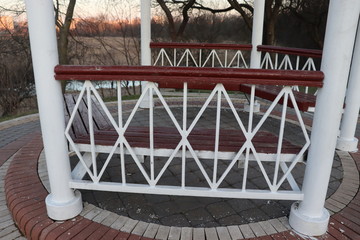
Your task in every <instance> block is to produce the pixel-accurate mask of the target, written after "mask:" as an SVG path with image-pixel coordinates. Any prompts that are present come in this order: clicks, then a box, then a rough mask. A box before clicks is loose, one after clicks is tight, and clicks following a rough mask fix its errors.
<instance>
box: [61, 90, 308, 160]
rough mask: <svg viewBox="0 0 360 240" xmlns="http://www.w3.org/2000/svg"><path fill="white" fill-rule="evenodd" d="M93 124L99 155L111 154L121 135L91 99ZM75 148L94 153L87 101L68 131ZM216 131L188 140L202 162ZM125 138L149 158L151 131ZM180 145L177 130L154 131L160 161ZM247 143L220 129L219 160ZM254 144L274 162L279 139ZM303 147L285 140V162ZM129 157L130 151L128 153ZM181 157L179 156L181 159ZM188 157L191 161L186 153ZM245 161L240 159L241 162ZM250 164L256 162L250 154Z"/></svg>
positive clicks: (69, 105)
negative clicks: (75, 145)
mask: <svg viewBox="0 0 360 240" xmlns="http://www.w3.org/2000/svg"><path fill="white" fill-rule="evenodd" d="M77 98H78V96H75V95H71V94H66V95H65V96H64V100H65V112H66V116H67V117H66V119H67V121H68V120H69V118H70V116H71V113H72V111H73V109H74V107H75V103H76V99H77ZM92 106H93V107H92V109H93V122H94V142H95V146H96V151H97V152H103V153H109V152H110V151H112V148H113V146H114V144H115V143H116V141H117V139H118V137H119V135H118V133H117V132H116V130H115V129H114V128H113V126H112V125H111V122H110V121H109V119H108V118H107V117H106V115H105V113H104V112H103V110H102V109H101V107H100V105H99V103H98V102H97V101H96V99H95V98H94V97H92ZM69 134H70V136H71V137H72V139H73V141H74V143H75V144H77V147H78V149H79V150H80V151H83V152H91V141H90V134H89V126H88V112H87V104H86V100H85V98H83V99H82V101H81V103H80V104H79V108H78V111H77V114H76V115H75V117H74V120H73V124H72V127H71V128H70V131H69ZM215 135H216V134H215V129H206V128H201V129H200V128H194V129H193V130H192V131H191V133H190V135H189V136H188V138H187V139H188V141H189V143H190V145H191V147H192V148H193V150H194V152H195V153H196V154H197V156H198V157H199V158H205V159H211V158H214V151H215V138H216V137H215ZM125 138H126V140H127V141H128V143H129V145H130V146H131V148H133V151H134V152H135V153H136V155H139V156H148V155H150V154H151V151H150V135H149V127H144V126H129V127H128V128H127V129H126V131H125ZM180 141H181V135H180V133H179V132H178V130H177V129H176V128H175V127H154V155H155V156H159V157H169V156H170V155H171V154H173V151H174V149H175V148H176V147H177V146H178V144H179V142H180ZM245 142H246V138H245V136H244V134H243V133H242V131H241V130H239V129H238V130H236V129H220V132H219V148H218V152H219V153H218V158H219V159H223V160H231V159H233V158H234V156H235V155H236V153H237V152H238V151H239V150H240V149H241V147H242V146H243V144H244V143H245ZM252 143H253V145H254V148H255V149H256V152H257V153H258V154H259V157H260V158H261V160H262V161H275V159H276V153H277V147H278V137H277V136H276V135H274V134H273V133H270V132H267V131H259V132H257V134H256V135H255V136H254V137H253V139H252ZM300 150H301V147H299V146H297V145H294V144H292V143H290V142H289V141H286V140H283V143H282V149H281V154H282V159H281V160H282V161H291V159H292V157H293V156H294V155H295V154H297V153H299V152H300ZM127 153H129V151H127ZM180 155H181V154H180V153H178V154H177V155H176V156H180ZM186 155H187V156H188V157H191V153H190V152H189V151H188V150H187V153H186ZM243 158H245V157H244V156H241V157H240V159H243ZM250 159H251V160H255V159H256V158H255V157H254V156H253V154H251V157H250Z"/></svg>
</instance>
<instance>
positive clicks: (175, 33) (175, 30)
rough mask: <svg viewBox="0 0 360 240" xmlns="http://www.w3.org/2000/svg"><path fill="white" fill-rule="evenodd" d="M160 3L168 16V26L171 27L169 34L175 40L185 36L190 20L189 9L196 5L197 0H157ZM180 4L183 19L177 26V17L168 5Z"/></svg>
mask: <svg viewBox="0 0 360 240" xmlns="http://www.w3.org/2000/svg"><path fill="white" fill-rule="evenodd" d="M156 1H157V2H158V4H159V5H160V7H161V9H162V10H163V11H164V13H165V15H166V18H167V20H168V24H169V26H168V28H169V35H170V38H171V40H172V41H173V42H175V41H176V40H178V39H179V38H182V37H183V34H184V31H185V28H186V25H187V23H188V22H189V19H190V17H189V10H190V9H191V8H192V7H193V6H194V4H195V2H196V0H186V1H178V0H172V1H165V0H156ZM169 4H171V5H178V6H179V8H178V9H179V10H180V12H181V16H182V20H181V23H180V25H179V26H178V27H177V26H176V21H175V19H174V18H175V17H174V16H173V13H172V11H171V10H170V8H169V7H168V5H169Z"/></svg>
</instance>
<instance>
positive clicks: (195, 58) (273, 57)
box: [150, 43, 322, 95]
mask: <svg viewBox="0 0 360 240" xmlns="http://www.w3.org/2000/svg"><path fill="white" fill-rule="evenodd" d="M150 46H151V48H152V49H153V50H154V51H153V56H154V61H153V65H154V66H185V67H189V66H192V67H234V68H248V67H249V62H250V61H249V56H250V51H251V48H252V46H251V45H238V44H197V43H151V45H150ZM257 49H258V51H261V52H262V53H263V54H262V59H261V68H263V69H283V70H306V71H316V70H319V64H320V63H319V59H320V58H321V56H322V51H320V50H310V49H299V48H286V47H275V46H265V45H261V46H258V47H257ZM293 88H294V90H296V91H302V92H304V93H306V94H307V93H309V87H304V88H303V89H300V88H299V87H298V86H294V87H293ZM312 92H313V93H314V95H316V93H317V91H316V90H313V91H312Z"/></svg>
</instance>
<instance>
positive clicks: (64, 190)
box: [25, 0, 82, 220]
mask: <svg viewBox="0 0 360 240" xmlns="http://www.w3.org/2000/svg"><path fill="white" fill-rule="evenodd" d="M25 3H26V10H27V18H28V26H29V34H30V44H31V54H32V60H33V66H34V75H35V84H36V94H37V100H38V106H39V114H40V123H41V131H42V136H43V142H44V149H45V155H46V164H47V169H48V174H49V180H50V188H51V193H50V194H49V195H48V196H47V197H46V200H45V201H46V208H47V213H48V215H49V217H50V218H52V219H55V220H66V219H70V218H73V217H75V216H76V215H78V214H79V213H80V212H81V210H82V200H81V195H80V193H79V192H75V193H74V191H73V190H72V189H70V188H69V180H70V163H69V157H68V152H67V143H66V140H65V135H64V132H65V123H64V110H63V98H62V92H61V86H60V82H58V81H56V80H55V79H54V67H55V65H57V64H58V53H57V42H56V32H55V22H54V6H53V2H52V1H51V0H26V1H25Z"/></svg>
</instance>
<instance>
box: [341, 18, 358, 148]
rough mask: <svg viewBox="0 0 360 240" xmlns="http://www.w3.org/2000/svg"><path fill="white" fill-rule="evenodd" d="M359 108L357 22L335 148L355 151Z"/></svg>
mask: <svg viewBox="0 0 360 240" xmlns="http://www.w3.org/2000/svg"><path fill="white" fill-rule="evenodd" d="M359 109H360V24H358V30H357V36H356V42H355V47H354V53H353V59H352V63H351V70H350V77H349V83H348V88H347V92H346V99H345V112H344V115H343V119H342V121H341V127H340V136H339V137H338V139H337V144H336V148H337V149H339V150H342V151H351V152H356V151H357V150H358V149H357V146H358V142H359V140H358V139H357V138H356V137H355V131H356V125H357V123H358V117H359Z"/></svg>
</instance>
